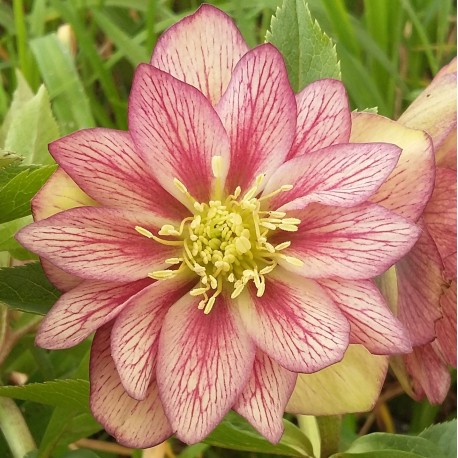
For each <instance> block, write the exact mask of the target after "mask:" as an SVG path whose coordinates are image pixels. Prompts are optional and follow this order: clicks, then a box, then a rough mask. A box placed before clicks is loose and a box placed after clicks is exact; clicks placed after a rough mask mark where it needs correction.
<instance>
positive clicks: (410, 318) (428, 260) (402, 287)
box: [396, 227, 446, 346]
mask: <svg viewBox="0 0 458 458" xmlns="http://www.w3.org/2000/svg"><path fill="white" fill-rule="evenodd" d="M442 272H443V264H442V261H441V258H440V255H439V252H438V251H437V247H436V245H435V243H434V241H433V239H432V238H431V236H430V235H429V233H428V231H427V230H426V228H425V227H422V234H421V237H420V238H419V240H418V242H417V243H416V244H415V246H414V247H413V248H412V250H411V251H410V253H408V255H407V256H405V257H404V258H403V259H401V261H399V262H398V263H397V264H396V274H397V283H398V288H397V289H398V300H397V311H398V318H399V319H400V320H401V322H402V323H403V324H404V326H405V327H406V328H407V330H408V331H409V335H410V340H411V342H412V345H414V346H417V345H423V344H426V343H428V342H431V341H432V340H433V339H434V338H435V336H436V332H435V326H434V323H435V322H436V321H437V320H438V319H439V318H440V317H441V316H442V315H441V311H440V305H439V302H440V297H441V295H442V291H443V288H444V287H445V286H446V284H445V282H444V279H443V276H442Z"/></svg>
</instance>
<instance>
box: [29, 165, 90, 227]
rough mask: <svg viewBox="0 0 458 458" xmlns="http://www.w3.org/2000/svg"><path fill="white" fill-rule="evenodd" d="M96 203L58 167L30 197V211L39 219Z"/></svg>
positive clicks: (36, 219)
mask: <svg viewBox="0 0 458 458" xmlns="http://www.w3.org/2000/svg"><path fill="white" fill-rule="evenodd" d="M98 205H99V204H98V203H97V202H96V201H95V200H93V199H91V198H90V197H89V196H88V195H87V194H86V193H85V192H83V191H82V190H81V188H79V187H78V185H77V184H76V183H75V182H74V181H73V180H72V179H71V178H70V177H69V176H68V175H67V174H66V173H65V172H64V170H63V169H62V168H61V167H59V168H58V169H57V170H56V171H55V172H54V173H53V174H52V175H51V177H50V178H49V180H48V181H47V182H46V183H45V184H44V186H43V187H42V188H41V189H40V190H39V191H38V193H37V194H36V195H35V197H34V198H33V199H32V212H33V218H34V219H35V221H40V220H42V219H45V218H49V217H50V216H52V215H55V214H56V213H59V212H62V211H64V210H68V209H69V208H76V207H88V206H98Z"/></svg>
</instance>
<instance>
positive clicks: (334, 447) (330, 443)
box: [316, 415, 342, 458]
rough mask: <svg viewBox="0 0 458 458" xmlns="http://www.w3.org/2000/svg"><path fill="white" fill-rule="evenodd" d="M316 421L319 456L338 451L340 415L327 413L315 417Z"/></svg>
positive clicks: (327, 455)
mask: <svg viewBox="0 0 458 458" xmlns="http://www.w3.org/2000/svg"><path fill="white" fill-rule="evenodd" d="M316 421H317V424H318V429H319V430H320V436H321V458H328V457H329V456H331V455H333V454H334V453H337V452H338V451H339V441H340V429H341V423H342V417H341V416H340V415H329V416H326V417H317V419H316Z"/></svg>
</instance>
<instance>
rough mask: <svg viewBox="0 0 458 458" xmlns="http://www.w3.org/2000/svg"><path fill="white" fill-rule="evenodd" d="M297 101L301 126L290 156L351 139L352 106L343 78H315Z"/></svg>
mask: <svg viewBox="0 0 458 458" xmlns="http://www.w3.org/2000/svg"><path fill="white" fill-rule="evenodd" d="M296 103H297V128H296V135H295V137H294V142H293V146H292V147H291V150H290V152H289V154H288V157H287V158H288V159H292V158H293V157H295V156H301V155H303V154H307V153H310V152H311V151H315V150H317V149H321V148H325V147H327V146H331V145H335V144H336V143H347V142H348V139H349V138H350V130H351V116H350V107H349V105H348V98H347V94H346V92H345V87H344V85H343V84H342V83H341V82H340V81H337V80H332V79H322V80H319V81H314V82H313V83H312V84H309V85H308V86H306V87H305V88H304V89H303V90H302V91H301V92H299V94H297V95H296Z"/></svg>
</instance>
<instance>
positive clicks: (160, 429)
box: [90, 324, 173, 448]
mask: <svg viewBox="0 0 458 458" xmlns="http://www.w3.org/2000/svg"><path fill="white" fill-rule="evenodd" d="M110 330H111V326H110V325H109V324H108V325H105V326H104V327H102V328H100V329H99V330H98V331H97V332H96V334H95V338H94V342H93V343H92V350H91V364H90V376H91V411H92V414H93V415H94V417H95V418H96V420H97V421H99V422H100V423H101V424H102V425H103V427H104V428H105V429H106V430H107V431H108V432H109V433H110V434H111V435H112V436H114V437H115V438H116V440H117V441H118V442H119V443H120V444H122V445H125V446H126V447H134V448H147V447H153V446H155V445H157V444H160V443H161V442H163V441H164V440H166V439H167V438H169V437H170V436H171V435H172V433H173V431H172V428H171V427H170V424H169V422H168V420H167V418H166V416H165V414H164V410H163V407H162V404H161V401H160V399H159V395H158V389H157V386H156V384H154V383H153V384H151V386H150V387H149V389H148V393H147V396H146V398H145V399H144V400H143V401H136V400H135V399H132V398H131V397H130V396H129V395H128V394H127V393H126V391H125V390H124V388H123V386H122V384H121V380H120V379H119V376H118V373H117V372H116V367H115V365H114V362H113V360H112V358H111V355H110Z"/></svg>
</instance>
